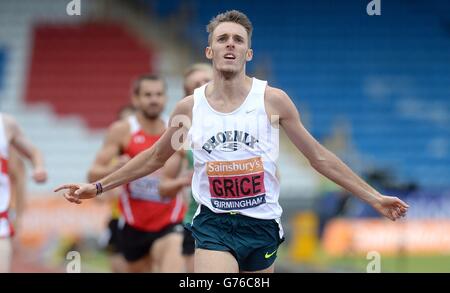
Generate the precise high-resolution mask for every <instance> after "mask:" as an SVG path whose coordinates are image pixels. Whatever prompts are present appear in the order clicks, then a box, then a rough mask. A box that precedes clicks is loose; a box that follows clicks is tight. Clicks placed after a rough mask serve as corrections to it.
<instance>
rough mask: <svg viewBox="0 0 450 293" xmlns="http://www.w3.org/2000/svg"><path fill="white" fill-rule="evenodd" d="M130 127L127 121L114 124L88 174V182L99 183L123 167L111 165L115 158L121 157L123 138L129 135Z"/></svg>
mask: <svg viewBox="0 0 450 293" xmlns="http://www.w3.org/2000/svg"><path fill="white" fill-rule="evenodd" d="M128 131H129V127H128V124H127V122H126V121H117V122H114V123H113V124H112V125H111V127H110V128H109V129H108V132H107V133H106V137H105V141H104V143H103V145H102V148H101V149H100V150H99V151H98V153H97V155H96V157H95V161H94V163H93V164H92V166H91V168H90V169H89V172H88V181H89V182H94V181H97V180H99V179H101V178H103V177H105V176H107V175H109V174H111V173H112V172H114V171H115V170H117V169H119V168H120V167H121V165H120V163H119V164H111V161H112V159H113V158H116V157H117V156H119V155H120V152H121V148H122V140H123V137H124V136H126V135H127V133H128Z"/></svg>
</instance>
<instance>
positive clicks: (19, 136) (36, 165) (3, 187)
mask: <svg viewBox="0 0 450 293" xmlns="http://www.w3.org/2000/svg"><path fill="white" fill-rule="evenodd" d="M10 147H13V148H14V149H15V150H17V151H18V152H19V153H21V154H22V155H24V156H25V157H26V158H27V159H28V160H29V161H30V162H31V164H32V165H33V179H34V181H36V182H37V183H43V182H45V181H46V180H47V172H46V171H45V168H44V160H43V157H42V154H41V152H40V151H39V150H38V149H37V148H36V147H35V146H34V145H33V144H32V143H31V142H30V141H29V140H28V139H27V138H26V137H25V135H24V134H23V132H22V130H21V129H20V127H19V125H18V124H17V122H16V120H15V119H14V118H13V117H11V116H9V115H6V114H3V113H0V272H3V273H6V272H9V271H10V269H11V256H12V243H11V242H12V241H11V237H12V236H13V235H14V229H13V227H12V224H11V221H10V218H9V215H8V208H9V205H10V197H11V185H10V180H9V171H8V161H9V148H10ZM15 191H16V192H21V189H20V188H19V190H17V189H16V190H15Z"/></svg>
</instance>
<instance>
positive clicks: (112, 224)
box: [99, 218, 119, 254]
mask: <svg viewBox="0 0 450 293" xmlns="http://www.w3.org/2000/svg"><path fill="white" fill-rule="evenodd" d="M118 233H119V220H118V219H114V218H110V220H109V222H108V226H107V227H106V229H105V230H104V232H103V233H102V234H101V235H100V239H99V245H100V248H101V249H103V250H105V251H106V252H108V253H113V254H114V253H118V252H119V247H118Z"/></svg>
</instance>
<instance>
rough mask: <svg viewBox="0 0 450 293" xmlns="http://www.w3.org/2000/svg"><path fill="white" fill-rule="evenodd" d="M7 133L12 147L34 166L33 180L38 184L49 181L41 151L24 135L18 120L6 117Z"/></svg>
mask: <svg viewBox="0 0 450 293" xmlns="http://www.w3.org/2000/svg"><path fill="white" fill-rule="evenodd" d="M4 121H5V125H6V128H7V132H8V133H9V134H10V137H11V146H12V147H14V148H15V149H16V150H17V151H18V152H19V153H21V154H22V155H24V156H25V157H26V158H27V159H28V160H30V162H31V164H32V165H33V179H34V181H36V182H37V183H44V182H45V181H46V180H47V171H46V170H45V167H44V157H43V156H42V153H41V152H40V151H39V149H38V148H37V147H36V146H35V145H34V144H32V143H31V142H30V141H29V140H28V138H27V137H26V136H25V135H24V133H23V131H22V129H21V128H20V126H19V124H17V122H16V120H15V119H14V118H12V117H11V116H9V115H4Z"/></svg>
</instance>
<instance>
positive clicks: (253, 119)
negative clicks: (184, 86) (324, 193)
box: [188, 78, 282, 220]
mask: <svg viewBox="0 0 450 293" xmlns="http://www.w3.org/2000/svg"><path fill="white" fill-rule="evenodd" d="M266 85H267V82H266V81H262V80H258V79H256V78H253V82H252V88H251V90H250V92H249V94H248V96H247V97H246V99H245V100H244V102H243V103H242V104H241V105H240V106H239V108H237V109H236V110H234V111H233V112H230V113H221V112H218V111H216V110H214V109H213V108H212V107H211V106H210V105H209V103H208V101H207V99H206V97H205V89H206V86H207V85H204V86H202V87H200V88H198V89H196V90H195V91H194V106H193V108H192V125H191V128H190V130H189V133H188V138H189V142H190V144H191V148H192V150H193V155H194V176H193V178H192V193H193V196H194V198H195V200H196V201H197V202H198V203H199V204H202V205H205V206H207V207H208V208H209V209H211V210H212V211H213V212H215V213H226V212H233V213H240V214H242V215H245V216H248V217H253V218H258V219H276V220H279V218H280V217H281V213H282V208H281V206H280V205H279V203H278V198H279V194H280V184H279V181H278V179H277V177H276V169H277V165H276V160H277V158H278V150H279V130H278V128H275V127H273V126H272V125H271V123H270V121H269V119H268V117H267V113H266V110H265V106H264V93H265V89H266ZM197 213H198V211H197Z"/></svg>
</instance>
